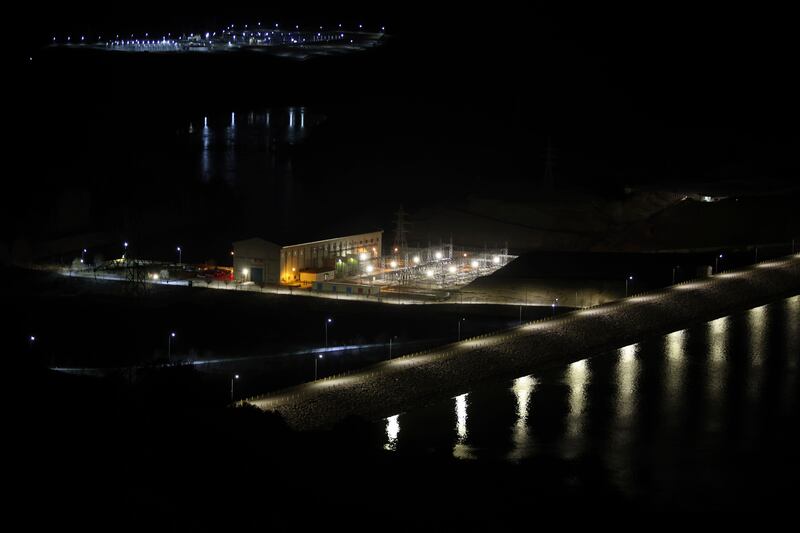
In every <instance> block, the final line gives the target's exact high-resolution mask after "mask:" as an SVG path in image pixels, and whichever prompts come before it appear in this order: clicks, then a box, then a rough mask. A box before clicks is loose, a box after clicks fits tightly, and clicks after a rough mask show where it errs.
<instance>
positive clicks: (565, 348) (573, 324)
mask: <svg viewBox="0 0 800 533" xmlns="http://www.w3.org/2000/svg"><path fill="white" fill-rule="evenodd" d="M796 294H800V254H796V255H793V256H789V257H787V258H784V259H781V260H776V261H770V262H765V263H760V264H758V265H756V266H753V267H751V268H748V269H745V270H738V271H731V272H725V273H722V274H717V275H715V276H713V277H710V278H704V279H701V280H695V281H690V282H686V283H682V284H679V285H674V286H671V287H669V288H667V289H664V290H661V291H656V292H651V293H647V294H643V295H637V296H633V297H630V298H625V299H623V300H618V301H616V302H612V303H608V304H604V305H599V306H596V307H591V308H587V309H582V310H577V311H574V312H571V313H568V314H564V315H560V316H557V317H556V318H553V319H544V320H539V321H536V322H529V323H525V324H523V325H521V326H520V327H518V328H515V329H513V330H510V331H504V332H499V333H494V334H487V335H482V336H480V337H474V338H471V339H466V340H463V341H461V342H456V343H452V344H448V345H444V346H441V347H439V348H437V349H433V350H429V351H425V352H420V353H417V354H410V355H407V356H404V357H399V358H397V359H393V360H391V361H386V362H384V363H380V364H377V365H373V366H370V367H368V368H365V369H362V370H360V371H356V372H352V373H348V374H343V375H339V376H331V377H329V378H326V379H323V380H319V381H315V382H311V383H305V384H302V385H298V386H295V387H292V388H289V389H284V390H282V391H277V392H275V393H271V394H269V395H265V396H260V397H255V398H249V399H247V400H245V402H247V403H250V404H253V405H255V406H257V407H259V408H261V409H264V410H271V411H277V412H278V413H280V414H281V415H282V416H283V417H284V418H285V419H286V421H287V422H288V424H289V425H290V426H291V427H293V428H295V429H299V430H311V429H318V428H325V427H330V426H332V425H334V424H336V423H337V422H339V421H341V420H343V419H344V418H346V417H348V416H353V415H355V416H360V417H363V418H366V419H370V420H375V419H379V418H383V417H388V416H392V415H395V414H398V413H401V412H404V411H407V410H410V409H412V408H414V407H419V406H421V405H424V404H425V403H427V402H429V401H432V400H436V399H441V398H446V397H452V396H457V395H459V394H463V393H465V392H469V391H470V390H472V389H474V388H475V387H476V386H478V385H484V384H486V383H489V382H493V381H502V380H510V379H514V378H517V377H520V376H525V375H528V374H531V373H534V372H536V371H537V370H541V369H542V368H543V367H545V366H549V365H551V364H560V363H569V362H572V361H576V360H580V359H584V358H586V357H588V356H591V355H594V354H597V353H601V352H604V351H606V350H611V349H615V348H619V347H622V346H626V345H629V344H632V343H634V342H638V341H641V340H642V339H644V338H646V337H652V336H659V335H664V334H666V333H670V332H672V331H677V330H681V329H684V328H686V327H688V326H690V325H692V324H696V323H700V322H705V321H710V320H713V319H715V318H719V317H721V316H725V315H728V314H731V313H733V312H736V311H741V310H744V309H748V308H752V307H757V306H760V305H763V304H766V303H768V302H771V301H774V300H776V299H779V298H783V297H789V296H793V295H796ZM798 320H800V317H798Z"/></svg>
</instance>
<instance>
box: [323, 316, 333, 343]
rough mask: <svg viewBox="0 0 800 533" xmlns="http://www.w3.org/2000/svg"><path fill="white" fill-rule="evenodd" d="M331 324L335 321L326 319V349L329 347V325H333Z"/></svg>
mask: <svg viewBox="0 0 800 533" xmlns="http://www.w3.org/2000/svg"><path fill="white" fill-rule="evenodd" d="M331 323H333V319H332V318H326V319H325V347H326V348H327V347H328V324H331Z"/></svg>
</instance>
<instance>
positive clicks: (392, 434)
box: [383, 415, 400, 450]
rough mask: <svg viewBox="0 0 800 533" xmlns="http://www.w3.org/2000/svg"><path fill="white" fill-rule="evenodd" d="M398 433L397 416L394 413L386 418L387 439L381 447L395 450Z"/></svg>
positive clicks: (398, 422) (398, 423)
mask: <svg viewBox="0 0 800 533" xmlns="http://www.w3.org/2000/svg"><path fill="white" fill-rule="evenodd" d="M398 433H400V421H399V416H398V415H394V416H390V417H389V418H387V419H386V440H387V441H388V442H387V443H386V444H385V445H384V446H383V447H384V449H386V450H395V447H396V446H397V434H398Z"/></svg>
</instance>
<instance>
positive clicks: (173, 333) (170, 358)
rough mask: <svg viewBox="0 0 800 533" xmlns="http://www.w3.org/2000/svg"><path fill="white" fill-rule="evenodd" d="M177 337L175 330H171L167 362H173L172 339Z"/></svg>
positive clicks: (168, 338)
mask: <svg viewBox="0 0 800 533" xmlns="http://www.w3.org/2000/svg"><path fill="white" fill-rule="evenodd" d="M174 338H175V332H174V331H173V332H171V333H170V334H169V337H167V362H168V363H170V362H172V339H174Z"/></svg>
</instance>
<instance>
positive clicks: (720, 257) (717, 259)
mask: <svg viewBox="0 0 800 533" xmlns="http://www.w3.org/2000/svg"><path fill="white" fill-rule="evenodd" d="M720 259H723V256H722V254H719V255H718V256H717V257H715V258H714V271H715V272H716V273H717V274H719V260H720Z"/></svg>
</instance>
